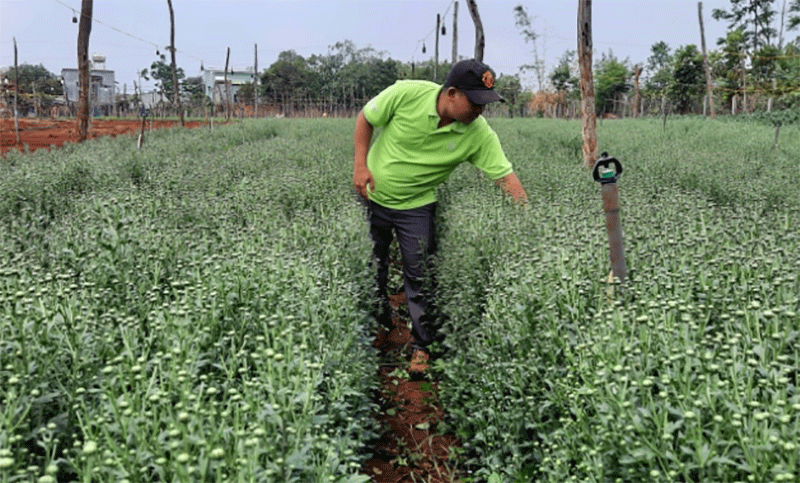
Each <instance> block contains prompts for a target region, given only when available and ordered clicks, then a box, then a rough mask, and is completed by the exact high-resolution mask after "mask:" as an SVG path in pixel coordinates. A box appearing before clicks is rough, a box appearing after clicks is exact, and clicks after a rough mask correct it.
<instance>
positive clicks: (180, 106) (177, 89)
mask: <svg viewBox="0 0 800 483" xmlns="http://www.w3.org/2000/svg"><path fill="white" fill-rule="evenodd" d="M167 5H169V25H170V28H169V51H170V53H171V54H172V88H173V89H174V90H175V105H176V106H177V108H178V112H179V113H180V117H181V127H183V126H184V125H185V123H184V121H183V104H182V103H181V90H180V86H179V85H178V67H177V65H176V63H175V11H174V10H173V9H172V0H167Z"/></svg>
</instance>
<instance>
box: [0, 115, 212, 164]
mask: <svg viewBox="0 0 800 483" xmlns="http://www.w3.org/2000/svg"><path fill="white" fill-rule="evenodd" d="M18 122H19V137H20V143H19V144H17V135H16V132H15V130H14V120H13V119H0V136H1V137H2V150H0V154H2V155H3V156H5V154H6V153H7V152H9V151H11V150H12V149H18V150H20V151H24V149H25V145H27V146H28V149H29V150H30V151H35V150H37V149H50V147H51V146H56V147H61V146H63V145H64V144H65V143H68V142H71V143H74V142H77V139H78V136H77V132H78V131H77V121H75V120H74V119H73V120H66V121H64V120H49V119H20V120H19V121H18ZM203 124H205V122H203V121H186V122H185V123H184V125H185V126H186V127H189V128H191V127H198V126H201V125H203ZM179 125H180V122H178V121H162V120H147V122H146V124H145V133H147V131H149V130H152V129H165V128H170V127H173V126H179ZM141 128H142V121H141V119H124V120H123V119H94V120H92V123H91V125H90V129H89V137H90V138H91V139H95V138H98V137H101V136H118V135H120V134H133V133H138V132H139V131H140V130H141Z"/></svg>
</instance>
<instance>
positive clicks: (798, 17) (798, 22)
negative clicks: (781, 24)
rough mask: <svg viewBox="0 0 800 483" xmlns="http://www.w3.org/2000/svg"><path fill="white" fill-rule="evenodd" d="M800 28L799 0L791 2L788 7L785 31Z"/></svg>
mask: <svg viewBox="0 0 800 483" xmlns="http://www.w3.org/2000/svg"><path fill="white" fill-rule="evenodd" d="M797 28H800V0H793V1H792V3H791V4H790V5H789V18H788V20H787V22H786V30H795V29H797Z"/></svg>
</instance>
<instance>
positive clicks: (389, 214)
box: [353, 60, 527, 373]
mask: <svg viewBox="0 0 800 483" xmlns="http://www.w3.org/2000/svg"><path fill="white" fill-rule="evenodd" d="M493 87H494V77H493V75H492V72H491V70H490V69H489V67H488V66H487V65H486V64H484V63H482V62H478V61H476V60H464V61H461V62H458V63H457V64H456V65H454V66H453V69H452V70H451V71H450V73H449V74H448V76H447V80H446V81H445V83H444V85H442V86H439V85H438V84H435V83H433V82H428V81H419V80H406V81H398V82H396V83H395V84H393V85H392V86H390V87H388V88H386V89H385V90H384V91H383V92H381V93H380V94H378V95H377V96H376V97H375V98H373V99H372V100H370V101H369V103H367V105H366V107H365V108H364V109H363V110H362V111H361V113H359V115H358V118H357V119H356V127H355V133H354V144H355V160H354V165H353V184H354V186H355V190H356V192H357V193H358V194H359V195H360V196H361V197H362V198H363V199H364V202H365V203H366V204H367V206H368V212H369V215H368V216H369V221H370V236H371V238H372V241H373V244H374V245H373V256H374V258H375V260H376V262H377V265H378V267H377V268H378V271H377V276H376V290H377V296H378V311H377V315H378V319H379V321H380V322H381V324H382V325H383V326H385V327H386V328H388V329H391V326H392V322H391V307H390V306H389V300H388V295H387V288H388V287H387V285H388V276H389V245H390V244H391V242H392V238H393V236H396V238H397V242H398V245H399V247H400V254H401V256H402V262H403V283H404V288H405V294H406V299H407V301H408V311H409V315H410V316H411V322H412V330H411V334H412V337H413V342H412V344H411V345H412V349H413V356H412V358H411V366H410V371H411V372H412V373H421V372H424V371H426V370H427V369H428V360H429V345H430V344H431V342H432V341H433V332H432V331H433V327H432V324H431V322H432V320H431V319H432V317H433V315H432V301H431V300H429V299H428V298H429V297H427V296H426V294H425V293H423V284H424V281H425V276H426V268H427V267H428V263H427V262H428V260H430V258H431V257H433V256H434V255H435V253H436V230H435V227H434V221H435V216H436V187H437V186H439V184H441V183H442V182H444V181H446V180H447V178H448V177H449V176H450V173H452V172H453V170H454V169H455V168H456V167H457V166H458V165H459V164H461V163H462V162H464V161H467V162H469V163H471V164H473V165H474V166H476V167H477V168H479V169H481V170H482V171H483V172H484V173H485V174H486V176H487V177H489V178H490V179H492V180H495V182H496V183H497V184H498V186H500V188H501V189H502V190H503V191H504V192H505V193H507V194H509V195H510V196H512V197H513V198H514V199H515V200H516V201H517V202H519V203H524V202H525V201H526V200H527V194H526V193H525V190H524V189H523V187H522V184H521V183H520V181H519V178H517V175H516V174H514V172H513V170H512V167H511V164H510V163H509V162H508V160H507V159H506V156H505V154H504V153H503V150H502V147H501V146H500V141H499V140H498V138H497V135H496V134H495V132H494V131H493V130H492V129H491V127H489V125H488V123H487V122H486V119H484V118H483V116H481V113H482V112H483V108H484V106H485V105H486V104H488V103H490V102H496V101H503V102H504V101H505V100H504V99H503V98H502V97H500V95H498V94H497V93H496V92H495V91H494V89H493ZM375 127H383V132H382V133H381V134H380V136H379V137H378V138H377V139H376V141H375V144H374V145H373V146H372V147H371V148H370V142H371V141H372V135H373V131H374V128H375Z"/></svg>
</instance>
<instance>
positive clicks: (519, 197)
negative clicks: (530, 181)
mask: <svg viewBox="0 0 800 483" xmlns="http://www.w3.org/2000/svg"><path fill="white" fill-rule="evenodd" d="M495 183H496V184H497V186H499V187H500V189H501V190H503V192H504V193H505V194H507V195H509V196H511V197H512V198H514V201H516V202H517V203H519V204H521V205H522V204H525V203H526V202H527V201H528V194H527V193H526V192H525V188H523V187H522V183H520V181H519V178H518V177H517V174H516V173H509V174H507V175H505V176H503V177H502V178H500V179H498V180H497V181H495Z"/></svg>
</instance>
